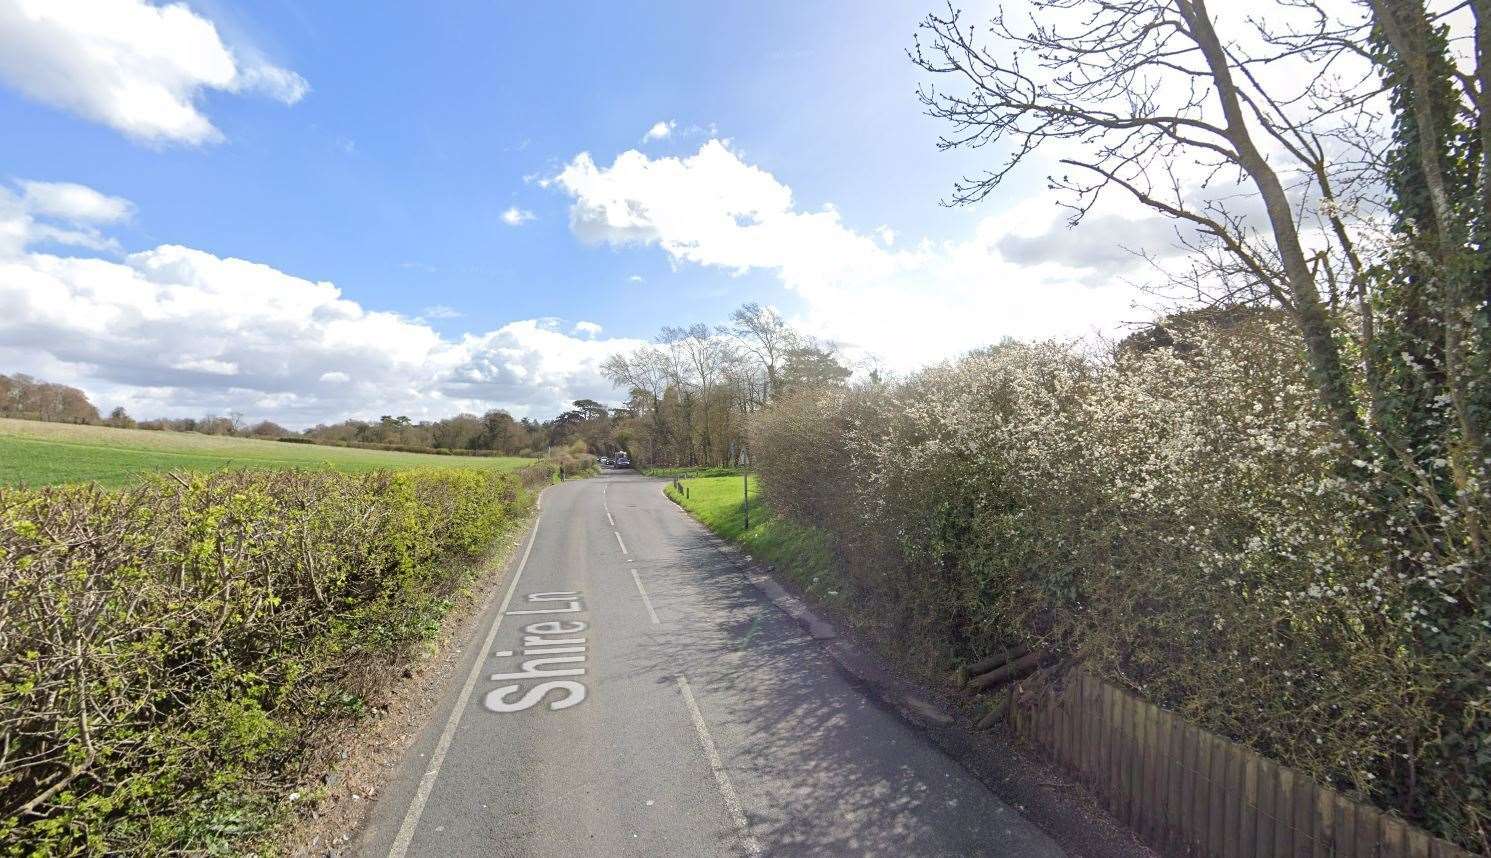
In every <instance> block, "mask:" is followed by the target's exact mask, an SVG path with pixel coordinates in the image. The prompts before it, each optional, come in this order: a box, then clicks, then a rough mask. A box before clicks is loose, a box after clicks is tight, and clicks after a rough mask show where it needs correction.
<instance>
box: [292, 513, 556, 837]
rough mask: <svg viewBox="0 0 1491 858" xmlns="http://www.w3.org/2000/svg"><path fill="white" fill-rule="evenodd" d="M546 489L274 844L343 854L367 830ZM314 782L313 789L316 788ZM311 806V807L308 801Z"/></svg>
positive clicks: (509, 567)
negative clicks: (311, 802) (312, 799)
mask: <svg viewBox="0 0 1491 858" xmlns="http://www.w3.org/2000/svg"><path fill="white" fill-rule="evenodd" d="M548 488H549V486H544V487H543V488H542V489H540V490H539V491H538V492H537V493H536V494H535V497H534V504H533V508H532V509H531V510H529V511H528V513H527V515H526V516H524V518H523V519H522V521H521V522H520V523H518V524H517V526H515V527H513V528H512V529H511V530H510V531H509V532H508V533H507V534H506V535H505V536H504V537H503V541H502V543H501V544H500V547H498V548H497V549H496V550H494V551H493V552H492V555H491V556H490V557H489V558H488V559H487V560H486V564H485V565H486V566H487V567H488V569H487V572H486V573H485V574H484V575H482V576H481V577H480V578H479V579H478V580H477V581H476V582H475V583H474V584H473V585H472V590H471V592H470V594H469V595H468V596H467V597H466V598H464V599H462V600H461V601H460V602H459V603H458V604H457V605H455V606H453V607H452V608H451V609H450V611H448V612H447V613H446V615H445V618H444V619H442V620H441V624H440V630H439V631H438V632H437V633H436V634H435V636H434V637H433V638H432V645H431V646H432V648H431V650H430V651H429V652H428V653H427V654H425V655H424V656H423V657H422V658H420V659H419V660H418V661H417V662H415V663H414V664H411V665H409V666H408V667H407V669H406V670H405V672H404V674H403V676H402V678H401V680H400V681H399V682H396V683H393V684H392V685H390V686H389V688H387V689H385V691H384V695H383V698H382V699H380V700H379V701H378V703H377V706H376V707H375V709H376V711H377V712H378V714H377V715H374V716H371V717H369V718H366V719H363V720H361V721H358V722H357V723H355V724H352V725H349V728H348V729H347V730H346V731H345V732H344V734H342V735H339V736H335V737H332V740H333V741H337V742H340V743H341V744H342V745H343V749H342V751H341V753H340V755H339V756H340V759H339V761H338V762H337V764H336V765H334V766H333V767H332V768H331V769H330V770H329V771H328V772H327V773H326V775H325V778H324V782H323V783H322V784H321V785H319V787H320V788H321V789H323V790H324V791H325V794H324V795H323V796H322V797H321V798H320V799H319V800H318V801H317V802H316V803H315V804H314V805H309V807H308V808H307V809H303V810H302V811H301V816H300V818H299V819H298V820H297V821H296V822H295V823H293V824H292V825H291V827H290V830H289V831H288V832H287V833H286V835H285V836H284V837H282V838H280V839H279V843H278V845H279V846H280V847H281V849H282V850H283V854H286V855H291V856H295V858H308V856H313V855H327V854H333V855H335V854H342V853H343V851H344V850H348V849H350V848H352V847H353V845H354V844H356V843H357V842H358V841H359V840H360V839H361V836H362V834H363V832H364V830H365V829H366V827H367V824H368V819H369V815H370V814H371V812H372V810H373V807H374V806H375V805H376V804H377V802H378V801H379V800H381V799H382V798H383V794H384V790H385V789H386V788H387V786H388V785H389V784H390V782H391V781H392V780H393V778H394V776H395V775H396V773H397V771H398V766H399V763H400V762H401V761H402V760H403V758H404V756H405V754H407V753H408V751H409V749H410V748H411V747H412V746H413V745H414V743H415V742H416V741H417V740H418V739H419V736H420V734H421V733H422V732H423V731H424V729H425V728H426V727H427V726H428V725H429V723H430V721H432V720H433V719H434V718H435V717H436V716H437V715H438V714H439V709H440V707H441V704H442V702H443V701H444V700H445V697H446V695H447V693H448V692H449V691H450V688H451V686H452V685H453V683H454V682H455V679H456V677H457V675H458V671H459V669H460V668H461V666H462V664H463V663H464V660H465V658H466V657H467V656H468V654H469V651H470V649H471V647H472V646H473V645H474V644H475V643H479V642H480V635H481V633H482V632H483V631H484V626H483V625H482V620H483V619H484V618H485V617H486V616H487V615H488V613H489V610H490V609H491V607H492V606H493V605H494V604H495V603H496V602H497V600H499V599H500V598H501V597H502V593H503V590H504V588H505V587H507V586H508V585H509V584H510V583H511V581H512V577H513V574H514V570H515V569H516V564H517V563H518V558H519V557H520V552H521V549H522V547H523V546H524V544H526V543H527V542H528V540H529V539H530V538H531V535H532V533H533V531H534V527H535V525H536V524H537V522H538V519H539V516H540V514H541V512H542V503H543V493H544V492H545V491H547V490H548ZM316 787H317V785H314V784H313V785H311V788H312V789H314V788H316ZM308 804H309V803H308Z"/></svg>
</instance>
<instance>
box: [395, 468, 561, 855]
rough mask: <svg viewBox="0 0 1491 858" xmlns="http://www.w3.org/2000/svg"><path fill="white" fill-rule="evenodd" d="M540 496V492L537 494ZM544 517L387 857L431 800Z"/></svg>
mask: <svg viewBox="0 0 1491 858" xmlns="http://www.w3.org/2000/svg"><path fill="white" fill-rule="evenodd" d="M539 498H540V500H542V498H543V495H539ZM542 521H543V517H542V516H540V517H539V518H538V519H536V520H535V521H534V522H533V533H532V534H530V535H529V536H528V547H527V548H526V549H524V551H523V559H522V560H521V561H519V562H518V571H517V572H515V573H513V582H512V583H511V584H509V585H508V586H507V595H506V596H503V597H502V604H501V605H500V606H499V607H498V608H497V618H496V619H495V620H493V621H492V628H491V630H489V631H488V632H487V638H486V640H485V641H483V642H482V645H481V649H480V650H478V651H477V653H476V660H475V661H473V662H471V672H470V673H468V674H466V684H465V685H463V686H461V696H460V697H458V698H456V705H455V708H453V709H451V710H450V718H449V719H447V720H446V722H445V730H444V731H442V732H441V733H440V741H438V742H436V743H435V753H434V754H432V755H431V756H430V768H429V770H428V771H426V772H425V774H424V777H422V778H420V779H419V789H417V790H415V791H414V798H413V799H412V800H411V801H410V802H409V811H408V812H407V813H405V814H404V822H403V824H402V825H400V826H399V833H398V836H396V837H395V838H394V841H393V846H392V847H390V848H389V850H388V858H404V856H405V855H406V854H407V853H408V852H409V844H410V843H411V842H412V841H413V840H414V829H416V828H417V827H419V817H420V815H421V814H423V813H424V809H425V802H427V801H429V800H430V791H431V790H433V789H434V788H435V779H436V778H438V777H440V767H441V766H442V765H444V764H445V755H446V753H447V752H448V751H450V743H451V740H452V739H454V738H455V735H456V725H458V724H459V723H460V722H461V716H462V715H463V714H465V712H466V706H467V704H469V703H470V702H471V692H472V690H473V689H475V688H476V677H477V676H479V675H480V674H481V670H482V667H483V665H485V664H486V660H487V659H486V655H487V652H488V651H490V650H491V649H492V642H493V641H495V640H496V639H497V627H498V626H501V625H502V617H503V616H504V615H505V614H506V613H507V606H508V605H509V604H511V603H512V600H513V593H515V592H516V591H517V589H518V581H519V579H521V578H522V577H523V570H524V569H525V568H526V567H527V566H528V555H530V554H532V553H533V543H534V541H535V540H537V539H538V526H539V524H540V523H541V522H542Z"/></svg>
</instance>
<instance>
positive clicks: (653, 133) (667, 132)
mask: <svg viewBox="0 0 1491 858" xmlns="http://www.w3.org/2000/svg"><path fill="white" fill-rule="evenodd" d="M677 127H678V123H677V122H675V121H673V120H672V119H668V120H663V121H658V122H654V123H653V124H652V127H651V128H649V129H647V133H646V134H643V135H642V142H644V143H646V142H649V141H652V140H666V139H668V137H670V136H671V135H672V134H673V129H675V128H677Z"/></svg>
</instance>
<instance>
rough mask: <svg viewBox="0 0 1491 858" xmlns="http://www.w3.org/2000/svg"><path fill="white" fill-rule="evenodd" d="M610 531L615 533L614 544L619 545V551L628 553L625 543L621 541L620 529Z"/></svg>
mask: <svg viewBox="0 0 1491 858" xmlns="http://www.w3.org/2000/svg"><path fill="white" fill-rule="evenodd" d="M611 532H612V533H614V534H616V544H617V545H620V546H621V553H622V554H630V553H631V552H630V551H627V550H626V543H625V542H622V541H621V531H619V530H613V531H611Z"/></svg>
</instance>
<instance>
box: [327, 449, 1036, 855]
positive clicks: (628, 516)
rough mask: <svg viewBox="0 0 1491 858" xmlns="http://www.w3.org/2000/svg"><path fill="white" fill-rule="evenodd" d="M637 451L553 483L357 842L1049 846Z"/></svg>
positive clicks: (424, 848)
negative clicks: (717, 545) (588, 474)
mask: <svg viewBox="0 0 1491 858" xmlns="http://www.w3.org/2000/svg"><path fill="white" fill-rule="evenodd" d="M662 486H663V483H662V482H661V481H658V480H653V479H648V478H645V477H641V476H639V475H637V474H635V473H632V472H617V473H610V474H606V475H604V476H601V477H598V478H594V479H589V480H581V481H573V482H568V483H563V484H561V485H558V486H554V487H552V488H550V489H549V490H547V491H546V492H545V493H544V496H543V502H542V511H541V513H540V515H539V519H538V523H537V525H536V530H535V531H534V532H533V534H532V536H531V537H530V539H529V542H528V543H527V547H526V549H525V554H524V555H523V557H524V559H523V561H522V564H521V566H519V567H518V571H517V572H516V573H515V574H516V578H515V579H514V581H513V583H512V584H511V587H510V590H509V589H508V588H504V589H503V590H500V591H499V592H502V593H504V594H505V595H506V599H505V600H503V601H502V602H500V603H495V604H493V605H492V606H490V607H489V608H488V610H487V613H486V614H485V615H484V616H483V617H482V618H481V623H480V624H479V625H478V627H477V628H478V630H477V632H476V641H475V643H479V644H480V646H470V647H467V649H466V650H465V652H464V653H463V655H464V656H465V657H466V659H467V660H466V661H465V662H464V663H463V664H462V665H461V666H460V668H459V669H458V670H457V671H456V674H455V677H454V679H453V680H452V684H451V688H450V689H449V691H448V692H447V694H446V695H445V699H444V700H443V701H442V703H441V705H440V706H439V707H438V708H437V709H436V711H435V714H434V716H433V717H432V719H431V721H430V723H429V724H428V726H427V727H426V728H425V729H424V730H423V731H422V732H421V734H420V735H419V737H418V738H417V739H416V741H415V742H414V744H413V746H412V747H411V749H410V750H409V752H408V753H407V754H406V756H405V759H404V761H403V763H402V764H401V765H400V767H399V768H398V770H397V772H396V775H395V777H394V778H393V781H392V782H391V783H390V784H389V785H388V786H387V788H386V789H384V791H383V793H382V795H381V796H380V798H379V801H378V803H377V804H376V805H375V806H374V807H373V808H372V810H371V812H370V816H369V819H368V822H367V824H366V825H365V826H364V828H363V830H362V831H361V832H360V834H359V836H358V837H357V838H356V839H355V840H354V846H355V848H356V850H357V852H358V854H362V855H367V856H384V855H388V856H394V858H404V856H468V855H469V856H476V855H481V856H490V855H572V854H581V855H649V856H651V855H689V856H694V855H824V854H848V855H897V856H900V855H1011V856H1013V855H1019V856H1047V855H1051V856H1055V855H1061V854H1062V852H1061V850H1060V849H1059V848H1058V847H1057V846H1056V845H1055V844H1054V843H1052V842H1051V841H1050V840H1049V839H1048V838H1046V836H1045V835H1044V834H1042V833H1041V832H1040V831H1039V830H1038V829H1036V828H1035V827H1034V826H1032V825H1031V824H1030V823H1028V822H1027V821H1025V820H1024V819H1022V818H1021V817H1020V816H1019V815H1018V814H1017V813H1016V812H1015V811H1014V810H1012V809H1011V808H1009V807H1006V806H1005V805H1004V804H1002V803H1001V802H1000V801H999V800H998V799H997V798H996V797H995V796H994V795H993V794H992V793H990V792H989V790H988V789H987V788H985V787H984V786H983V785H982V784H980V783H979V782H978V781H977V780H976V779H975V778H974V777H973V776H972V775H970V774H969V773H968V772H967V771H966V770H964V769H963V768H962V767H960V766H959V765H958V764H957V763H955V762H954V761H952V760H951V759H949V758H948V757H947V756H945V755H944V754H943V753H942V752H941V751H939V750H938V749H937V748H935V747H933V746H932V745H931V744H930V743H929V742H927V741H926V740H925V739H924V738H923V737H922V736H921V734H920V733H919V732H918V731H917V730H916V729H915V728H914V727H912V726H910V725H908V724H907V723H906V722H905V721H903V720H902V719H901V718H900V717H899V716H897V715H896V714H895V713H894V712H892V711H888V710H886V709H884V708H882V707H881V706H879V705H878V704H876V703H875V702H873V701H872V700H871V699H870V698H868V697H867V696H866V695H865V694H863V693H862V692H861V691H860V690H858V689H857V688H856V687H855V686H854V685H853V684H852V683H851V681H850V680H849V679H848V678H846V676H845V675H844V674H843V673H841V672H840V671H839V670H838V669H837V668H836V666H835V664H834V662H832V661H831V660H830V659H829V658H828V657H827V656H826V655H825V654H823V652H822V651H821V646H822V644H821V643H819V642H817V641H814V640H813V639H812V638H810V637H809V636H808V635H807V634H805V633H804V632H803V631H802V629H801V628H800V626H798V624H797V623H796V622H795V621H793V620H792V619H791V618H790V617H788V616H786V615H785V614H784V613H782V612H781V611H779V610H778V609H777V608H776V607H775V606H773V605H772V604H771V603H770V602H769V601H767V600H766V599H765V598H763V597H762V596H761V595H760V594H759V593H758V592H757V590H756V589H755V588H754V587H753V586H752V585H751V584H750V583H749V581H747V580H746V578H745V577H744V576H743V575H742V574H741V573H740V572H739V571H738V570H737V569H735V567H734V566H733V565H732V564H731V563H730V562H728V560H727V559H726V558H725V557H724V556H723V555H721V554H720V553H719V552H718V551H716V550H715V549H714V548H713V547H712V545H711V543H710V542H709V541H708V539H707V538H706V534H705V532H704V530H703V529H702V527H701V526H700V525H698V524H697V523H696V522H694V521H693V520H692V519H691V518H689V517H688V516H687V515H686V514H685V513H684V512H683V511H682V510H680V509H679V508H678V507H677V506H676V505H674V504H673V503H672V502H670V501H669V500H668V499H667V498H666V497H664V496H663V493H662Z"/></svg>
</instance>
